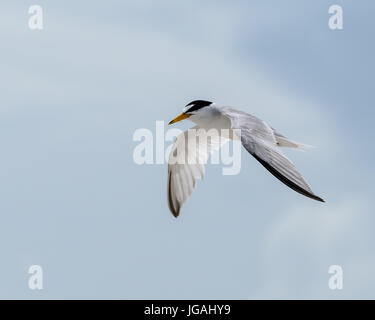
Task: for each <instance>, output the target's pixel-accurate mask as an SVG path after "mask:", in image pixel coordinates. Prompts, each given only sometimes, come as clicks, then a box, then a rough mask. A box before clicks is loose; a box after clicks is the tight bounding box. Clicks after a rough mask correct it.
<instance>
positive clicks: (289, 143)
mask: <svg viewBox="0 0 375 320" xmlns="http://www.w3.org/2000/svg"><path fill="white" fill-rule="evenodd" d="M276 141H277V144H278V146H279V147H285V148H294V149H298V150H301V151H305V150H308V149H311V148H315V147H314V146H310V145H308V144H304V143H299V142H296V141H293V140H289V139H287V138H285V137H276Z"/></svg>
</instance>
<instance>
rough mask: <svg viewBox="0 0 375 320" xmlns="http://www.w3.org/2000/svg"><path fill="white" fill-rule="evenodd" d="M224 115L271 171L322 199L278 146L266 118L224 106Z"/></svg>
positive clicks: (285, 181)
mask: <svg viewBox="0 0 375 320" xmlns="http://www.w3.org/2000/svg"><path fill="white" fill-rule="evenodd" d="M222 113H223V115H225V116H227V117H228V118H229V119H230V120H231V124H232V129H239V130H240V134H241V142H242V145H243V146H244V147H245V149H246V150H247V151H248V152H249V153H250V154H251V155H252V156H254V158H255V159H257V160H258V161H259V162H260V163H261V164H262V165H263V166H264V167H265V168H266V169H267V170H268V171H269V172H270V173H272V174H273V175H274V176H275V177H276V178H277V179H279V180H280V181H281V182H283V183H284V184H285V185H287V186H288V187H290V188H292V189H293V190H294V191H296V192H298V193H300V194H303V195H304V196H306V197H309V198H312V199H315V200H318V201H322V202H324V200H323V199H322V198H320V197H318V196H316V195H315V194H314V193H313V192H312V190H311V188H310V186H309V185H308V184H307V182H306V181H305V179H304V178H303V177H302V175H301V174H300V173H299V172H298V171H297V169H296V167H295V166H294V164H293V163H292V162H291V161H290V160H289V159H288V158H287V157H285V156H284V155H283V154H282V153H281V151H280V149H279V148H278V142H277V137H276V136H275V134H274V130H273V129H272V128H271V127H270V126H269V125H268V124H267V123H265V122H264V121H262V120H260V119H258V118H256V117H254V116H252V115H249V114H247V113H245V112H242V111H237V110H235V109H232V108H229V107H225V108H223V110H222Z"/></svg>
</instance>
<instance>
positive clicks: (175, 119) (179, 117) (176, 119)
mask: <svg viewBox="0 0 375 320" xmlns="http://www.w3.org/2000/svg"><path fill="white" fill-rule="evenodd" d="M189 117H190V114H186V113H181V114H180V115H179V116H177V117H176V118H174V119H173V120H172V121H171V122H169V123H168V125H170V124H173V123H176V122H179V121H181V120H184V119H187V118H189Z"/></svg>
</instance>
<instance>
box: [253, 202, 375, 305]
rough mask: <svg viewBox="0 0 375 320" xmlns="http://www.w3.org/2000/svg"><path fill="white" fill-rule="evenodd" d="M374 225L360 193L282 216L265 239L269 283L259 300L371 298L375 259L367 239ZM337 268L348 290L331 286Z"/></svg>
mask: <svg viewBox="0 0 375 320" xmlns="http://www.w3.org/2000/svg"><path fill="white" fill-rule="evenodd" d="M369 221H374V219H373V218H372V217H371V210H370V206H369V204H368V203H367V200H366V199H365V198H364V197H363V196H359V195H358V196H351V197H350V198H346V199H342V200H341V201H339V202H337V203H335V204H327V205H326V206H323V207H322V206H319V205H316V206H304V205H297V206H294V207H292V208H291V209H290V210H285V212H282V213H280V218H279V219H278V220H277V221H275V223H274V224H273V225H272V226H271V227H270V228H269V230H268V231H267V232H266V234H265V237H264V239H263V257H262V259H261V261H260V263H261V264H264V266H265V267H264V270H263V272H264V273H263V279H264V281H263V285H262V286H261V288H260V289H259V292H257V294H256V295H254V296H253V297H256V298H271V299H272V298H276V299H277V298H285V297H288V298H290V299H293V298H296V299H306V298H308V299H311V298H312V299H322V298H335V299H336V298H353V297H355V298H359V297H365V298H366V297H367V298H369V297H371V296H372V289H371V287H372V285H373V284H374V281H373V280H372V279H371V278H370V277H369V275H370V274H371V270H373V269H374V268H375V259H374V258H373V257H372V254H371V252H372V244H371V242H368V241H367V239H369V238H371V230H370V229H369V228H368V226H366V224H367V223H368V222H369ZM359 230H361V233H360V234H359V233H358V232H359ZM333 264H338V265H340V266H342V267H343V269H344V289H343V290H342V291H332V290H330V289H329V288H328V278H329V276H330V275H329V274H328V268H329V266H330V265H333ZM368 272H370V273H368Z"/></svg>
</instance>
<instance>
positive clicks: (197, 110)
mask: <svg viewBox="0 0 375 320" xmlns="http://www.w3.org/2000/svg"><path fill="white" fill-rule="evenodd" d="M212 104H213V103H212V102H211V101H206V100H194V101H192V102H190V103H188V104H187V105H186V106H185V108H184V109H183V112H182V113H181V114H180V115H178V116H177V117H176V118H174V119H173V120H172V121H171V122H169V123H168V125H169V124H173V123H176V122H179V121H181V120H184V119H188V118H190V120H191V121H193V122H196V121H195V120H199V119H200V118H203V117H205V116H206V115H207V114H208V111H209V110H208V109H210V108H209V107H210V106H211V105H212Z"/></svg>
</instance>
